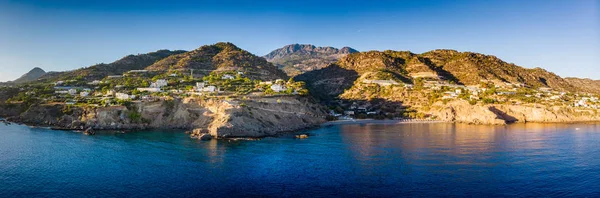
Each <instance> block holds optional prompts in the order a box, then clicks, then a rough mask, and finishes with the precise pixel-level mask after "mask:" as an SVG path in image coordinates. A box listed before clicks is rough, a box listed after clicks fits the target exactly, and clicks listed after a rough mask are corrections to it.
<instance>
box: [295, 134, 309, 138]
mask: <svg viewBox="0 0 600 198" xmlns="http://www.w3.org/2000/svg"><path fill="white" fill-rule="evenodd" d="M306 138H308V134H300V135H296V139H306Z"/></svg>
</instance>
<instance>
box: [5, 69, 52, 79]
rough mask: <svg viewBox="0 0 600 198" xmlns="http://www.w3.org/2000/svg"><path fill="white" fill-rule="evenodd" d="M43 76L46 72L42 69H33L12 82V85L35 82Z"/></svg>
mask: <svg viewBox="0 0 600 198" xmlns="http://www.w3.org/2000/svg"><path fill="white" fill-rule="evenodd" d="M45 74H46V71H44V70H43V69H42V68H39V67H34V68H33V69H31V70H29V72H27V73H25V74H23V75H22V76H21V77H19V78H17V79H16V80H14V81H12V83H26V82H31V81H35V80H37V79H39V78H40V77H42V76H43V75H45Z"/></svg>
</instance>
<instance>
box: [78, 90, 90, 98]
mask: <svg viewBox="0 0 600 198" xmlns="http://www.w3.org/2000/svg"><path fill="white" fill-rule="evenodd" d="M79 95H80V96H81V97H87V96H89V95H90V92H87V91H82V92H81V93H79Z"/></svg>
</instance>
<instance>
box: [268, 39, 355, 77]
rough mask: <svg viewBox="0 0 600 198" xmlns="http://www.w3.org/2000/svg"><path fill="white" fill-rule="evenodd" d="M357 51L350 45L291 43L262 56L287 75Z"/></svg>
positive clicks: (302, 71)
mask: <svg viewBox="0 0 600 198" xmlns="http://www.w3.org/2000/svg"><path fill="white" fill-rule="evenodd" d="M356 52H358V51H357V50H355V49H352V48H350V47H343V48H341V49H337V48H334V47H316V46H314V45H307V44H292V45H286V46H284V47H282V48H279V49H276V50H273V51H272V52H270V53H268V54H267V55H265V56H263V57H264V58H265V59H267V61H269V62H272V63H273V64H275V66H277V67H279V68H280V69H282V70H283V71H284V72H285V73H287V74H288V75H289V76H296V75H299V74H302V73H304V72H307V71H312V70H317V69H321V68H323V67H325V66H327V65H329V64H331V63H334V62H336V61H337V60H338V59H340V58H342V57H344V56H346V55H348V54H352V53H356Z"/></svg>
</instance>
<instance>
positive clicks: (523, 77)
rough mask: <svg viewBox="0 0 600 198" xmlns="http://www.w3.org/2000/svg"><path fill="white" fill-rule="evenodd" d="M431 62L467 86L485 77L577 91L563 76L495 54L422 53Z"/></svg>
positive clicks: (496, 80)
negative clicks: (506, 60)
mask: <svg viewBox="0 0 600 198" xmlns="http://www.w3.org/2000/svg"><path fill="white" fill-rule="evenodd" d="M419 56H420V57H423V58H424V59H425V60H427V61H430V62H431V65H432V66H433V67H435V68H439V69H440V70H442V71H446V72H448V73H449V74H450V75H452V77H454V78H456V79H457V80H458V83H461V84H465V85H476V84H479V83H480V82H481V81H482V80H490V81H494V82H497V83H502V82H509V83H522V84H526V85H529V86H531V87H550V88H553V89H556V90H560V91H576V89H575V87H573V86H572V85H571V84H569V83H568V82H567V81H566V80H564V79H563V78H561V77H560V76H558V75H556V74H554V73H552V72H548V71H546V70H544V69H541V68H535V69H526V68H523V67H521V66H517V65H515V64H512V63H507V62H505V61H503V60H501V59H499V58H497V57H495V56H491V55H484V54H479V53H472V52H458V51H455V50H433V51H430V52H426V53H423V54H420V55H419Z"/></svg>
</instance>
